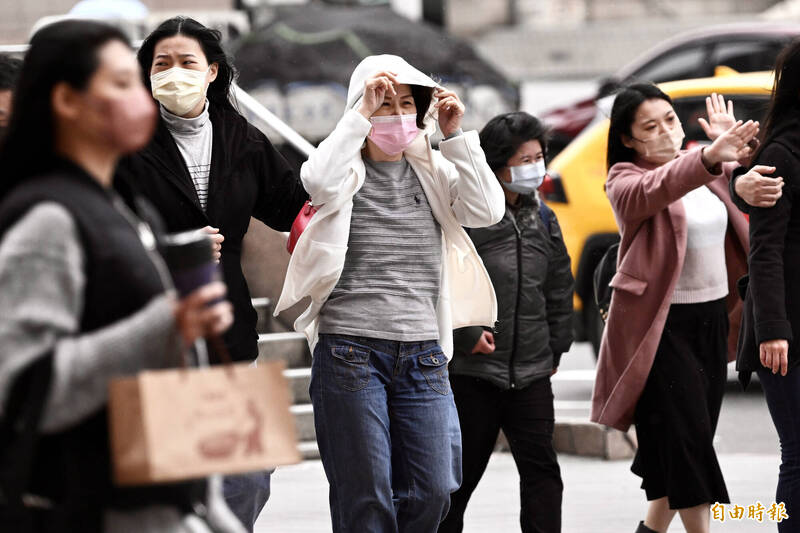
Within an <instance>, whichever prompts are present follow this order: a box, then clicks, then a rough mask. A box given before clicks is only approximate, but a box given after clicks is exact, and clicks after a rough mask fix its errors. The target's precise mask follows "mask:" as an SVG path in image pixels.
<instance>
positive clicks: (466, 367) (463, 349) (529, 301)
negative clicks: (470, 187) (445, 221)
mask: <svg viewBox="0 0 800 533" xmlns="http://www.w3.org/2000/svg"><path fill="white" fill-rule="evenodd" d="M470 237H471V238H472V241H473V242H474V243H475V247H476V248H477V250H478V253H479V254H480V256H481V259H482V260H483V263H484V265H486V269H487V270H488V271H489V276H490V277H491V278H492V283H493V284H494V289H495V292H496V293H497V305H498V323H497V327H496V331H495V334H494V339H495V346H496V349H495V352H494V353H492V354H489V355H486V354H472V353H471V352H472V349H473V347H474V346H475V343H476V342H477V340H478V338H479V337H480V335H481V333H482V331H483V329H482V328H480V327H470V328H462V329H458V330H456V331H455V335H454V336H455V338H454V341H455V350H454V356H453V360H452V361H451V362H450V373H451V374H457V375H467V376H474V377H479V378H483V379H486V380H488V381H490V382H492V383H493V384H495V385H497V386H498V387H501V388H503V389H509V388H523V387H526V386H527V385H529V384H530V383H531V382H532V381H534V380H536V379H538V378H541V377H545V376H549V375H550V373H551V372H552V370H553V368H555V367H557V366H558V364H559V361H560V359H561V354H562V353H563V352H565V351H567V350H568V349H569V347H570V345H571V344H572V339H573V333H572V291H573V286H574V280H573V278H572V271H571V270H570V259H569V255H568V254H567V249H566V247H565V246H564V240H563V238H562V236H561V228H560V227H559V226H558V221H557V220H556V217H555V214H554V213H553V212H552V211H551V210H550V208H548V207H547V206H544V205H542V206H541V208H540V206H539V203H538V202H537V200H536V199H535V198H534V197H533V196H523V197H522V205H521V207H520V208H519V211H518V212H517V213H516V214H515V213H514V210H513V209H512V208H510V207H508V206H506V213H505V216H504V217H503V220H501V221H500V222H498V223H497V224H495V225H494V226H490V227H488V228H480V229H471V230H470Z"/></svg>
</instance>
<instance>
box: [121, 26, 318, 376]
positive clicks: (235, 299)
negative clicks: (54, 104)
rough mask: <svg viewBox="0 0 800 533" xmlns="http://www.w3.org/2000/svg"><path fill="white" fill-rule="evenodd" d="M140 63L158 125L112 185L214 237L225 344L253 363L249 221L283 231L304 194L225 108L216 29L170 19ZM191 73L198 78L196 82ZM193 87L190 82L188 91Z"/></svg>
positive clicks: (174, 225)
mask: <svg viewBox="0 0 800 533" xmlns="http://www.w3.org/2000/svg"><path fill="white" fill-rule="evenodd" d="M138 59H139V64H140V65H141V67H142V71H143V72H144V73H145V85H146V86H147V87H148V89H151V90H152V91H153V94H154V96H155V97H156V99H157V100H158V101H159V102H160V103H161V105H160V106H159V107H160V120H159V121H158V127H157V129H156V133H155V136H154V137H153V140H152V141H151V142H150V144H149V145H148V146H147V147H146V148H145V149H144V150H141V151H140V152H138V153H136V154H134V155H133V156H131V157H129V158H127V159H126V160H123V161H122V163H121V164H120V168H119V170H118V181H119V187H120V188H121V189H122V190H123V192H126V189H128V190H135V191H137V192H138V193H140V194H142V195H143V196H145V197H146V198H147V199H148V200H150V201H151V202H152V203H153V204H155V206H156V207H157V208H158V210H159V212H160V214H161V216H162V217H163V218H164V220H165V223H166V225H167V229H168V230H169V231H171V232H173V231H175V232H176V231H183V230H188V229H193V228H202V227H208V229H209V231H210V232H217V233H218V236H217V237H216V238H217V239H218V241H219V244H220V245H221V258H220V262H221V265H222V270H223V276H224V279H225V282H226V283H227V285H228V291H229V293H228V294H229V298H230V300H231V302H232V303H233V306H234V312H235V322H234V325H233V327H232V328H231V329H230V331H229V332H228V334H227V335H226V336H225V342H226V344H227V347H228V350H229V351H230V353H231V357H232V358H233V359H234V360H252V359H255V358H256V356H257V355H258V346H257V342H258V336H257V334H256V320H257V316H256V312H255V310H254V309H253V306H252V304H251V302H250V293H249V291H248V288H247V283H246V281H245V279H244V275H243V273H242V267H241V252H242V239H243V238H244V234H245V233H246V232H247V227H248V224H249V223H250V217H251V216H252V217H255V218H257V219H259V220H261V221H262V222H264V223H265V224H266V225H267V226H269V227H271V228H273V229H275V230H278V231H288V230H289V228H290V227H291V224H292V221H293V220H294V218H295V216H296V215H297V213H298V212H299V211H300V208H301V207H302V206H303V203H304V202H305V200H306V199H307V198H308V197H307V195H306V193H305V191H304V190H303V186H302V185H301V183H300V181H299V180H298V179H297V177H296V176H295V174H294V172H293V170H292V168H291V167H290V166H289V164H288V163H287V162H286V160H285V159H284V158H283V157H282V156H281V155H280V153H278V151H277V150H276V149H275V148H274V147H273V146H272V144H271V143H270V142H269V140H268V139H267V138H266V136H264V134H263V133H261V132H260V131H259V130H258V129H256V128H255V127H254V126H253V125H251V124H250V123H248V122H247V120H245V118H244V117H243V116H242V115H240V114H239V113H238V112H237V111H236V109H234V107H233V106H232V105H231V101H230V87H231V83H232V81H233V77H234V71H233V66H232V65H231V64H230V62H229V59H228V57H227V56H226V55H225V53H224V51H223V50H222V47H221V44H220V40H219V32H217V31H215V30H211V29H208V28H206V27H204V26H202V25H201V24H200V23H198V22H196V21H194V20H192V19H185V18H180V17H178V18H173V19H170V20H167V21H166V22H164V23H162V24H161V25H160V26H159V27H158V28H157V29H156V30H155V31H154V32H153V33H152V34H151V35H150V36H148V37H147V39H145V41H144V42H143V43H142V46H141V48H140V49H139V54H138ZM192 71H193V72H195V73H197V72H199V73H201V75H202V73H205V79H204V80H200V82H201V83H198V82H197V81H195V80H194V79H192V78H191V76H192V75H191V72H192ZM174 74H177V75H179V76H181V77H178V76H173V75H174ZM187 74H188V76H187ZM159 77H160V78H159ZM165 77H167V78H168V79H164V78H165ZM169 77H173V78H172V79H169ZM154 80H155V83H156V86H155V87H154V85H153V81H154ZM191 83H197V84H198V85H195V86H194V87H192V89H191V90H190V89H189V88H187V87H188V86H190V85H191ZM192 91H194V92H192ZM189 96H191V97H192V98H189ZM204 96H205V98H204ZM191 104H194V105H193V106H192V107H191V109H189V110H188V111H186V108H187V107H188V106H189V105H191ZM170 108H172V110H170ZM173 111H174V112H173ZM176 113H181V114H180V115H177V114H176ZM209 132H210V135H209ZM203 136H206V137H207V139H206V140H205V141H203V140H201V142H200V143H196V142H195V141H196V139H197V137H203ZM197 145H201V146H200V148H199V149H197V150H194V148H195V147H196V146H197ZM209 145H210V146H209ZM203 152H206V153H203ZM204 171H205V176H203V175H202V174H203V172H204ZM203 180H205V181H203ZM219 236H222V237H221V238H220V237H219ZM223 239H224V244H222V240H223Z"/></svg>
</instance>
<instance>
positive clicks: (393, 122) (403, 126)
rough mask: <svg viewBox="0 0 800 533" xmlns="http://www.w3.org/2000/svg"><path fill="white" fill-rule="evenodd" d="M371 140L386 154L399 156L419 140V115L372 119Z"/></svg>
mask: <svg viewBox="0 0 800 533" xmlns="http://www.w3.org/2000/svg"><path fill="white" fill-rule="evenodd" d="M369 121H370V122H372V131H371V132H370V134H369V138H370V139H371V140H372V142H374V143H375V145H376V146H377V147H378V148H380V149H381V151H382V152H383V153H385V154H389V155H397V154H399V153H400V152H402V151H403V150H405V149H406V148H408V145H409V144H411V142H412V141H413V140H414V139H416V138H417V134H419V129H418V128H417V115H416V113H415V114H413V115H391V116H386V117H372V118H370V119H369Z"/></svg>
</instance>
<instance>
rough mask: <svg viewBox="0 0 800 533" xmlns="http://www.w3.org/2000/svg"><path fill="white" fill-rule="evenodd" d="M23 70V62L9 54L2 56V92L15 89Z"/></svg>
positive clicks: (0, 74) (0, 64)
mask: <svg viewBox="0 0 800 533" xmlns="http://www.w3.org/2000/svg"><path fill="white" fill-rule="evenodd" d="M20 69H22V60H21V59H17V58H16V57H11V56H10V55H7V54H0V91H8V90H10V89H13V88H14V85H16V83H17V78H18V77H19V71H20Z"/></svg>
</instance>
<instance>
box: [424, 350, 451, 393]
mask: <svg viewBox="0 0 800 533" xmlns="http://www.w3.org/2000/svg"><path fill="white" fill-rule="evenodd" d="M418 361H419V368H420V370H422V375H423V376H425V381H427V382H428V385H430V387H431V388H432V389H433V390H435V391H436V392H438V393H439V394H444V395H447V394H449V393H450V379H449V378H448V373H447V357H445V356H444V354H443V353H442V352H432V353H430V354H428V355H420V356H419V359H418Z"/></svg>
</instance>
